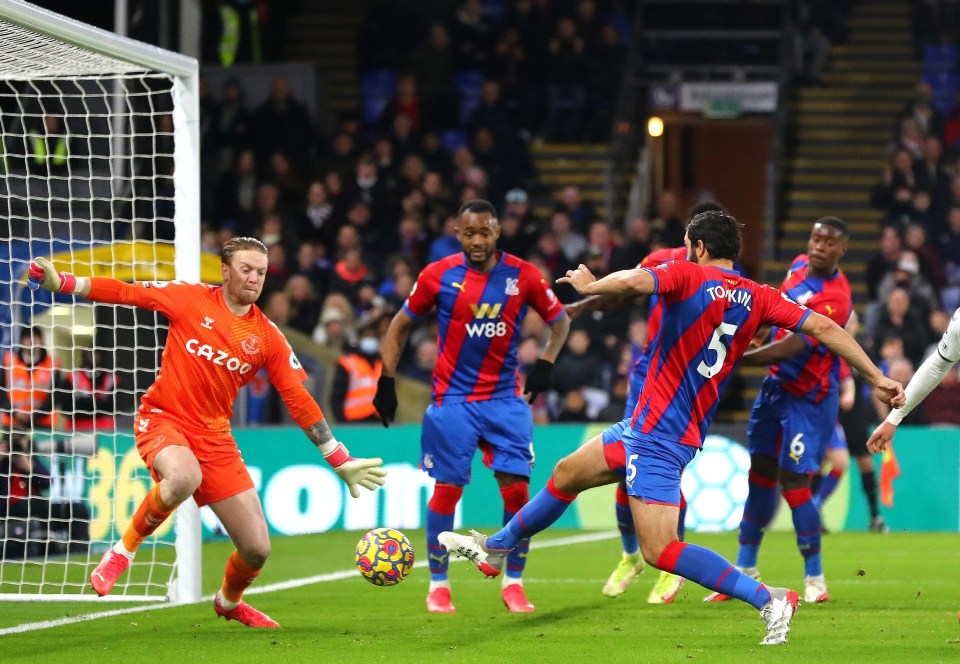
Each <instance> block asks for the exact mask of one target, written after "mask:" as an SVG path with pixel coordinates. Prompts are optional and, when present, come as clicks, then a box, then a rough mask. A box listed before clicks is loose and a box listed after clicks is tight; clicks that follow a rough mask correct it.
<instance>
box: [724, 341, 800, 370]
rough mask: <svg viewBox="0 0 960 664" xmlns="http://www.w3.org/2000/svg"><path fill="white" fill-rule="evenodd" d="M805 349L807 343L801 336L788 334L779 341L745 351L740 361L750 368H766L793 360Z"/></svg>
mask: <svg viewBox="0 0 960 664" xmlns="http://www.w3.org/2000/svg"><path fill="white" fill-rule="evenodd" d="M751 343H752V342H751ZM806 348H807V343H806V342H805V341H804V340H803V337H802V336H801V335H799V334H788V335H787V336H785V337H784V338H783V339H781V340H780V341H774V342H773V343H770V344H767V345H766V346H761V347H760V348H757V349H756V350H751V351H747V352H746V353H744V354H743V358H742V359H741V360H740V361H741V362H742V363H743V364H745V365H747V366H750V367H768V366H770V365H771V364H777V363H778V362H783V361H784V360H789V359H791V358H794V357H796V356H797V355H799V354H800V353H802V352H803V351H804V350H806Z"/></svg>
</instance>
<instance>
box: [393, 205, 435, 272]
mask: <svg viewBox="0 0 960 664" xmlns="http://www.w3.org/2000/svg"><path fill="white" fill-rule="evenodd" d="M397 242H398V244H397V245H395V246H396V247H397V248H398V249H399V250H400V251H401V252H402V253H403V254H404V255H405V256H409V257H410V258H411V259H412V260H413V261H414V262H416V263H417V265H426V262H425V259H426V257H427V249H428V247H427V234H426V232H425V231H424V229H423V224H422V223H421V222H420V220H419V219H418V218H417V217H416V216H414V215H409V214H408V215H404V216H403V218H402V219H400V225H399V226H398V227H397Z"/></svg>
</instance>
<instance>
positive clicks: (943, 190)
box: [913, 136, 950, 208]
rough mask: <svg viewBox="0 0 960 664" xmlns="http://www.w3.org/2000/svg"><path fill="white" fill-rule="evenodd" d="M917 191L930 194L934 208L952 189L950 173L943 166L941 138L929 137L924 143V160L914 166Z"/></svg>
mask: <svg viewBox="0 0 960 664" xmlns="http://www.w3.org/2000/svg"><path fill="white" fill-rule="evenodd" d="M913 176H914V182H915V183H916V187H917V189H919V190H921V191H926V192H929V194H930V197H931V199H932V200H933V202H934V208H936V206H937V205H938V204H939V203H940V202H941V201H942V200H943V198H944V196H946V195H947V192H948V191H949V189H950V173H949V172H948V171H947V169H946V168H945V167H944V165H943V143H942V142H941V141H940V137H939V136H927V137H926V138H925V139H924V141H923V159H920V160H919V161H917V162H915V163H914V165H913Z"/></svg>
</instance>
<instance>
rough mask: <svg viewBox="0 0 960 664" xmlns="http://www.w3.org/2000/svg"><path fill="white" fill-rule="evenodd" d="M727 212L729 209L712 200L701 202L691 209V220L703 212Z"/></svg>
mask: <svg viewBox="0 0 960 664" xmlns="http://www.w3.org/2000/svg"><path fill="white" fill-rule="evenodd" d="M726 211H727V208H725V207H723V206H722V205H720V204H719V203H717V202H716V201H711V200H706V201H700V202H699V203H697V204H696V205H694V206H693V207H692V208H690V216H689V219H693V218H694V217H696V216H697V215H698V214H700V213H701V212H726Z"/></svg>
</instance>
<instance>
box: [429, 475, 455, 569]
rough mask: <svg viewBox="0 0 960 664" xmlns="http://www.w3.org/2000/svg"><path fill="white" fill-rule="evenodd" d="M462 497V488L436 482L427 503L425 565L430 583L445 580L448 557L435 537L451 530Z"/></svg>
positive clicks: (448, 562)
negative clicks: (427, 567) (428, 568)
mask: <svg viewBox="0 0 960 664" xmlns="http://www.w3.org/2000/svg"><path fill="white" fill-rule="evenodd" d="M462 495H463V487H462V486H456V485H454V484H444V483H442V482H437V484H436V486H434V488H433V496H431V497H430V502H429V503H427V564H428V565H429V567H430V580H431V581H446V580H447V567H448V566H449V564H450V556H449V554H448V553H447V549H446V548H445V547H443V546H441V545H440V542H439V540H438V539H437V537H438V536H439V535H440V533H442V532H443V531H445V530H453V517H454V512H456V511H457V503H458V502H460V496H462Z"/></svg>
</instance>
